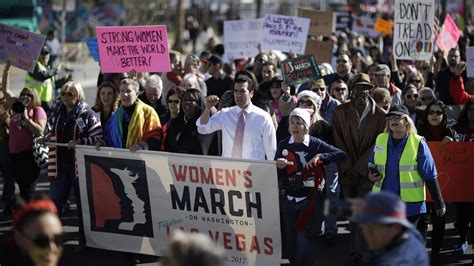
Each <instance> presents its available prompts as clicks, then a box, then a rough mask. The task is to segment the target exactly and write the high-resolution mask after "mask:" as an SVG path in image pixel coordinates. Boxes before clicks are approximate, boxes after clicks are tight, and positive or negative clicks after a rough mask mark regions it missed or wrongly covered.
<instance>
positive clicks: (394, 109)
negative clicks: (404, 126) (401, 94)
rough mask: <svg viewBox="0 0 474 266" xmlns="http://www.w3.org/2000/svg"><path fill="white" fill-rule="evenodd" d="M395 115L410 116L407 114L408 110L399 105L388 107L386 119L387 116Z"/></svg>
mask: <svg viewBox="0 0 474 266" xmlns="http://www.w3.org/2000/svg"><path fill="white" fill-rule="evenodd" d="M395 115H408V116H409V115H410V113H409V112H408V109H407V108H406V107H405V106H404V105H401V104H398V105H393V106H391V107H390V110H388V113H387V114H386V115H385V116H386V117H389V116H395Z"/></svg>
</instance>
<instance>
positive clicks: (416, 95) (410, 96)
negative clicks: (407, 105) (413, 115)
mask: <svg viewBox="0 0 474 266" xmlns="http://www.w3.org/2000/svg"><path fill="white" fill-rule="evenodd" d="M405 97H407V99H411V98H412V97H413V98H414V99H418V94H413V95H412V94H407V95H405Z"/></svg>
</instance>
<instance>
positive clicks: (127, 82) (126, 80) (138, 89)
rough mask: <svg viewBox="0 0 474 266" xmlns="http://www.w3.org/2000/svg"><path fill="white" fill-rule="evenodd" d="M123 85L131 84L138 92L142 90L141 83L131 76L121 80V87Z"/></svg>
mask: <svg viewBox="0 0 474 266" xmlns="http://www.w3.org/2000/svg"><path fill="white" fill-rule="evenodd" d="M122 86H127V87H128V86H130V87H132V89H134V90H135V91H136V92H137V93H138V92H139V91H140V84H138V81H136V80H134V79H131V78H126V79H122V81H120V87H122Z"/></svg>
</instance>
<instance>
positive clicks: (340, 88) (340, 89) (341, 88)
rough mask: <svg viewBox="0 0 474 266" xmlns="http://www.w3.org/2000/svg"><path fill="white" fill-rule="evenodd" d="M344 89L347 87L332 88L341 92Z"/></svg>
mask: <svg viewBox="0 0 474 266" xmlns="http://www.w3.org/2000/svg"><path fill="white" fill-rule="evenodd" d="M346 89H347V88H344V87H336V88H334V90H335V91H337V92H343V91H345V90H346Z"/></svg>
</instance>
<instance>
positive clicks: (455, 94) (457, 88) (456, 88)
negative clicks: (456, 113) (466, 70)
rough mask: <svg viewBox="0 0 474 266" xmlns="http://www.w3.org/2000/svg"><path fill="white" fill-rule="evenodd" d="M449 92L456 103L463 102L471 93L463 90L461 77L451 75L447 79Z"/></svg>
mask: <svg viewBox="0 0 474 266" xmlns="http://www.w3.org/2000/svg"><path fill="white" fill-rule="evenodd" d="M449 94H450V95H451V97H452V98H453V100H454V102H455V103H456V104H464V103H466V101H467V100H469V99H470V98H473V97H474V96H473V95H470V94H469V93H467V92H466V91H465V90H464V82H463V78H462V77H452V78H451V80H450V81H449Z"/></svg>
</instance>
